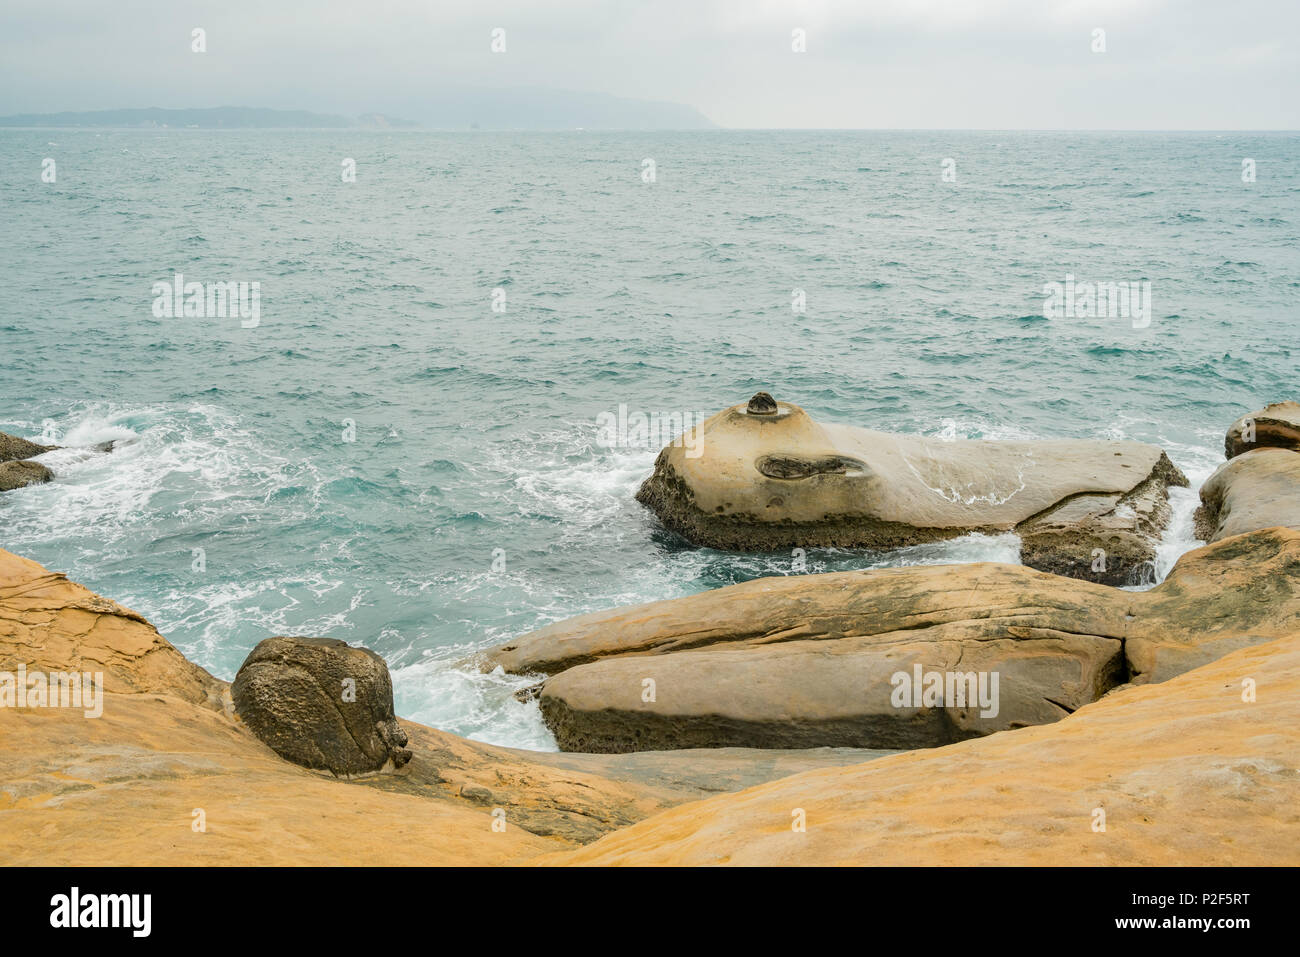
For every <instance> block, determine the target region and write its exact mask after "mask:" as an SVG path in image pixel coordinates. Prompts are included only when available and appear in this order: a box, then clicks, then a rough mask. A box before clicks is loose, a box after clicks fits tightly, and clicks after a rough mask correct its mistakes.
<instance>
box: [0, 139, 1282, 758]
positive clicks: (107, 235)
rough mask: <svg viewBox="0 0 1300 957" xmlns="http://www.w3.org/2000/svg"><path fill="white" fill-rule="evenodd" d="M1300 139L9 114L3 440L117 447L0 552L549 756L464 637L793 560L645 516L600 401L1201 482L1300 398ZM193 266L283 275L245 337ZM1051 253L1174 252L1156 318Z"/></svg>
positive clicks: (933, 555) (193, 641)
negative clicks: (685, 535)
mask: <svg viewBox="0 0 1300 957" xmlns="http://www.w3.org/2000/svg"><path fill="white" fill-rule="evenodd" d="M46 157H50V158H52V159H54V160H55V163H56V172H57V178H56V181H55V182H54V183H44V182H42V181H41V170H42V160H43V159H44V158H46ZM345 158H352V159H354V160H355V161H356V168H357V178H356V181H355V182H350V183H349V182H343V181H342V178H341V176H340V171H341V163H342V160H343V159H345ZM646 158H652V159H653V160H654V161H655V172H656V180H655V182H653V183H647V182H645V181H644V180H643V178H642V170H643V160H645V159H646ZM946 158H951V159H953V160H954V162H955V170H956V182H944V181H943V180H942V178H941V174H942V171H943V165H942V164H943V160H944V159H946ZM1245 158H1250V159H1253V160H1254V161H1255V164H1256V171H1257V180H1256V181H1255V182H1253V183H1243V182H1242V177H1241V170H1242V160H1243V159H1245ZM1298 158H1300V135H1297V134H1243V133H1225V134H1222V135H1216V134H1212V133H1211V134H1104V133H1092V134H1064V133H982V132H981V133H969V132H968V133H885V132H879V133H876V132H872V133H865V132H864V133H811V132H809V133H802V132H801V133H794V132H790V133H782V132H754V133H746V132H702V133H664V134H613V133H602V134H594V133H582V132H573V133H559V134H507V133H500V134H495V133H476V134H432V133H430V134H425V133H402V134H384V133H361V132H337V131H331V132H328V133H325V132H275V133H266V132H226V133H214V132H201V131H149V132H144V131H139V132H136V131H132V132H108V131H101V132H96V131H89V130H81V131H63V130H56V131H50V130H41V131H22V130H18V131H4V132H0V252H2V253H3V263H2V266H0V430H4V431H8V432H14V433H18V434H22V435H26V436H29V437H38V436H39V435H40V434H41V432H42V430H43V429H44V428H47V427H48V428H50V429H52V430H54V434H56V435H57V437H58V439H59V441H60V442H61V443H63V444H78V443H88V442H94V441H101V440H104V439H109V438H124V439H127V440H128V441H126V442H124V443H122V444H121V445H120V446H119V448H118V449H117V451H115V452H114V453H112V454H111V455H108V456H78V455H73V454H68V453H53V456H54V457H53V459H52V461H51V465H52V467H54V468H55V471H56V473H57V475H58V479H57V481H56V482H55V483H54V484H52V485H48V486H40V487H35V488H30V489H24V490H21V491H18V492H14V493H10V494H7V495H5V496H3V497H0V546H3V547H5V548H8V549H10V550H11V551H15V552H18V553H20V554H23V555H26V556H28V557H31V558H33V559H35V560H37V561H39V562H41V563H43V564H45V565H47V566H49V567H51V568H53V569H56V570H59V571H63V572H66V573H67V574H68V575H69V576H70V577H72V578H73V579H75V580H78V581H81V582H83V583H84V584H86V585H87V586H89V587H90V588H92V589H94V590H96V591H98V592H101V593H103V594H105V595H108V596H110V597H112V598H115V599H117V600H118V601H121V602H122V603H124V604H126V605H128V606H130V607H132V608H135V609H136V610H138V611H140V612H142V613H143V614H145V615H146V616H147V617H149V619H150V620H151V621H153V622H154V623H155V624H156V625H157V626H158V627H159V629H160V630H161V631H162V632H163V633H164V634H166V635H167V636H168V637H169V638H170V639H172V641H174V642H175V643H176V644H177V645H178V646H179V647H180V648H181V649H182V650H183V651H185V653H186V654H188V655H190V656H191V657H193V658H195V659H196V660H198V661H199V662H200V663H202V664H203V665H205V666H206V667H208V668H209V669H210V670H212V671H213V672H214V673H216V674H218V675H220V676H222V677H225V678H230V677H232V676H233V674H234V671H235V670H236V668H237V667H238V665H239V663H240V662H241V661H242V660H243V658H244V656H245V655H246V654H247V653H248V651H249V650H250V649H251V648H252V646H253V645H255V644H256V643H257V642H258V641H259V640H261V639H262V638H264V637H267V636H268V635H271V634H313V635H319V634H328V635H332V636H335V637H339V638H343V639H345V640H347V641H350V642H357V643H363V644H365V645H368V646H369V647H372V648H374V649H376V650H377V651H379V652H380V653H382V654H383V655H384V656H385V657H386V658H387V659H388V661H389V662H390V664H391V665H392V667H393V670H394V680H395V684H396V690H397V698H398V701H397V704H398V710H399V712H400V713H401V714H403V715H405V716H409V717H412V718H416V719H418V720H422V721H425V722H428V723H431V724H434V725H437V726H439V727H443V728H446V729H448V730H451V731H455V732H458V733H461V734H468V735H471V736H474V737H477V738H481V739H484V740H489V741H494V742H500V743H505V744H511V745H517V746H526V747H541V748H546V747H553V746H554V745H553V742H552V741H551V740H550V738H549V736H548V735H547V733H546V731H545V729H544V727H543V726H542V724H541V722H540V719H539V717H538V715H537V712H536V708H535V706H534V705H525V704H521V703H519V702H516V701H514V700H513V698H512V697H511V692H512V691H513V690H514V689H516V688H518V687H520V686H522V685H523V684H526V683H527V682H526V681H524V680H522V679H515V678H509V677H506V676H501V675H480V674H477V673H476V672H475V671H474V669H473V668H470V667H467V666H465V665H464V664H463V662H464V659H465V658H466V657H467V656H468V655H469V654H471V653H472V652H473V651H474V650H475V649H478V648H481V647H484V646H487V645H489V644H493V643H496V642H499V641H503V640H505V639H506V638H508V637H511V636H513V635H516V634H518V633H520V632H523V631H526V630H528V629H531V628H535V627H538V626H540V625H542V624H545V623H548V622H550V621H554V620H557V619H560V618H563V617H567V616H570V615H573V614H578V613H581V612H584V611H590V610H594V609H599V608H604V607H608V606H611V605H616V604H625V603H632V602H640V601H647V600H651V599H657V598H668V597H674V596H678V595H684V594H689V593H693V592H696V591H699V590H702V589H705V588H712V587H717V586H719V585H723V584H728V583H731V582H735V581H740V580H744V579H748V578H752V577H755V576H759V575H765V574H788V573H790V571H791V556H790V555H788V554H777V555H769V556H743V555H733V554H728V553H722V552H715V551H710V550H699V549H694V548H690V547H688V546H686V545H684V543H682V542H681V541H680V540H678V539H676V538H675V537H674V536H672V535H671V534H668V533H666V532H664V531H663V530H661V529H659V528H658V527H657V525H656V523H655V521H654V520H653V518H652V517H651V516H650V515H649V514H648V513H646V512H645V511H644V510H643V509H642V508H641V507H640V506H639V505H637V504H636V503H635V502H634V501H633V499H632V494H633V492H634V491H635V489H636V487H637V485H638V484H639V482H640V481H641V480H642V479H643V478H644V477H645V476H646V475H648V474H649V472H650V469H651V465H652V462H653V458H654V454H655V449H654V448H651V447H649V446H645V447H639V448H637V447H614V448H610V447H606V445H605V444H603V443H602V442H601V441H600V435H599V432H598V424H597V423H598V417H599V416H600V415H601V413H605V412H617V410H618V409H619V407H620V405H626V406H627V408H628V409H629V410H631V411H640V412H643V413H645V414H647V415H648V414H651V413H657V414H670V413H677V414H679V415H680V414H687V415H696V414H698V415H701V416H702V415H706V414H710V413H712V412H714V411H716V410H718V409H720V408H722V407H723V406H726V405H730V404H733V403H735V402H740V401H744V400H745V399H747V398H748V397H749V396H750V395H751V394H752V393H753V392H755V391H757V390H759V389H766V390H768V391H771V392H773V393H774V394H775V395H776V396H777V397H778V398H779V399H782V400H786V401H791V402H795V403H798V404H800V405H803V406H804V407H805V408H807V409H808V410H809V411H810V412H811V413H812V414H814V415H815V416H817V417H820V418H824V419H826V420H829V421H838V422H846V423H855V424H860V425H864V426H869V427H873V428H879V429H885V430H893V431H900V432H914V433H923V434H928V435H942V436H949V437H954V438H957V437H1058V436H1059V437H1126V438H1133V439H1139V440H1144V441H1150V442H1156V443H1159V444H1161V445H1162V446H1163V447H1164V448H1165V449H1166V450H1167V451H1168V452H1169V453H1170V455H1171V457H1172V458H1173V459H1174V461H1175V462H1176V463H1178V464H1179V465H1180V466H1182V467H1183V469H1184V470H1185V471H1187V472H1188V474H1189V476H1190V477H1191V478H1192V479H1193V485H1194V486H1195V485H1196V484H1198V483H1199V482H1200V481H1201V480H1203V479H1204V478H1205V476H1207V475H1208V474H1209V472H1210V471H1211V470H1212V469H1213V467H1214V466H1215V465H1216V464H1217V462H1218V461H1220V460H1221V458H1222V435H1223V432H1224V430H1225V428H1226V426H1227V425H1228V424H1229V423H1230V422H1231V421H1232V419H1234V418H1235V417H1237V416H1238V415H1240V414H1242V413H1244V412H1246V411H1249V410H1251V409H1254V408H1258V407H1259V406H1261V405H1262V404H1263V403H1265V402H1267V401H1271V400H1276V399H1281V398H1294V397H1297V396H1296V393H1297V391H1298V390H1297V376H1296V373H1297V352H1298V351H1300V169H1297V160H1298ZM176 272H181V273H183V274H184V275H185V277H186V279H187V280H197V281H200V282H220V281H226V280H233V281H240V280H242V281H248V282H253V281H256V282H258V283H259V284H260V305H261V321H260V324H259V325H257V326H256V327H255V328H243V327H242V326H241V324H240V322H239V320H238V319H229V318H179V319H175V318H173V319H168V318H161V319H160V318H155V316H154V315H153V311H152V309H151V305H152V301H153V293H152V285H153V283H155V282H159V281H165V282H170V281H172V278H173V275H174V274H175V273H176ZM1067 273H1069V274H1073V275H1074V276H1076V277H1077V279H1078V280H1079V281H1114V282H1120V281H1149V282H1150V283H1151V298H1152V318H1151V322H1150V325H1149V326H1147V327H1146V328H1141V329H1135V328H1133V324H1132V323H1131V322H1128V321H1127V320H1123V319H1112V318H1084V319H1069V320H1050V321H1049V320H1046V319H1044V318H1043V317H1042V309H1043V300H1044V294H1043V286H1044V285H1045V284H1046V283H1050V282H1053V281H1063V280H1064V279H1065V276H1066V274H1067ZM498 289H499V290H504V293H505V311H504V312H495V311H493V308H492V304H493V291H494V290H498ZM795 289H800V290H803V291H804V293H805V295H806V298H807V311H806V313H803V314H799V313H795V312H794V311H792V309H791V302H792V291H793V290H795ZM498 296H499V294H498ZM349 421H350V422H351V423H352V424H353V428H354V429H355V441H345V439H346V438H348V437H350V436H349V433H348V431H347V430H348V422H349ZM47 423H48V426H47ZM1194 499H1195V496H1194V494H1192V493H1184V494H1181V495H1179V496H1178V497H1177V499H1176V505H1177V511H1178V516H1179V518H1178V521H1177V523H1176V526H1175V528H1174V529H1173V530H1172V531H1171V532H1170V536H1169V540H1168V543H1167V548H1166V554H1165V555H1164V556H1162V568H1161V571H1163V570H1164V569H1165V568H1167V565H1168V562H1170V561H1172V559H1173V558H1174V557H1176V555H1177V554H1178V553H1179V552H1180V551H1181V550H1184V549H1186V548H1187V547H1190V546H1191V544H1193V543H1192V540H1191V534H1190V531H1189V527H1190V526H1189V521H1188V519H1189V517H1190V513H1191V508H1192V506H1193V504H1194ZM195 549H202V550H203V556H204V560H205V565H204V567H203V568H202V569H201V570H199V569H197V568H196V567H195V564H196V563H195V557H196V553H195ZM1016 557H1017V542H1016V541H1015V539H1014V538H1013V537H1011V536H1004V537H1001V538H995V539H982V538H972V539H964V540H960V541H957V542H952V543H947V544H942V545H936V546H927V547H924V548H914V549H906V550H903V551H900V552H894V553H878V552H877V553H868V552H851V551H836V552H831V551H813V552H811V553H810V554H809V556H808V570H809V571H823V570H831V569H842V568H853V567H866V566H872V565H889V564H899V563H904V562H938V561H968V560H980V559H999V560H1005V561H1015V560H1016Z"/></svg>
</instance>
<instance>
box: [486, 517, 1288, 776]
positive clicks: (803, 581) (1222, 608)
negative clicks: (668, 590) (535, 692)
mask: <svg viewBox="0 0 1300 957" xmlns="http://www.w3.org/2000/svg"><path fill="white" fill-rule="evenodd" d="M1293 631H1300V532H1296V531H1291V530H1289V529H1271V530H1266V531H1262V532H1257V533H1254V534H1252V535H1245V536H1239V537H1237V538H1232V539H1227V540H1224V541H1222V542H1219V543H1216V544H1215V545H1212V546H1208V547H1206V548H1202V549H1198V550H1196V551H1194V552H1189V553H1188V554H1187V555H1184V556H1183V558H1182V559H1181V560H1180V561H1179V562H1178V564H1177V565H1176V566H1175V568H1174V569H1173V571H1172V572H1171V573H1170V574H1169V576H1168V577H1167V578H1166V580H1165V581H1164V582H1162V583H1161V584H1160V585H1159V586H1157V587H1156V588H1154V589H1152V590H1150V591H1147V592H1126V591H1120V590H1117V589H1113V588H1108V587H1106V586H1102V585H1095V584H1092V583H1089V582H1082V581H1074V580H1070V579H1063V578H1059V577H1056V576H1052V575H1047V574H1044V573H1042V572H1037V571H1033V570H1031V569H1027V568H1024V567H1022V566H1017V565H1000V564H991V563H988V564H985V563H981V564H971V565H955V566H954V565H948V566H943V565H940V566H913V567H906V568H889V569H874V570H868V571H856V572H836V573H831V574H824V575H806V576H797V577H778V578H764V579H757V580H755V581H750V582H744V583H742V584H739V585H731V586H728V587H726V588H720V589H716V590H713V591H709V592H703V593H701V594H698V595H691V596H688V597H686V598H679V599H672V600H668V601H661V602H652V603H650V604H646V605H639V606H635V607H632V608H622V609H612V610H609V611H604V612H596V613H593V614H588V615H582V616H579V617H577V618H573V619H570V620H568V621H563V622H557V623H556V624H554V625H550V626H548V627H546V628H543V629H540V630H539V631H536V632H532V633H531V634H528V635H524V636H521V637H520V638H517V639H514V640H513V641H511V642H508V643H507V644H505V645H502V646H500V647H498V648H496V649H492V650H491V651H489V652H487V653H486V655H485V660H484V666H485V667H495V666H497V665H500V666H501V667H503V668H504V669H505V670H507V671H509V672H513V673H521V674H528V673H544V674H551V675H553V677H551V678H549V679H548V680H547V681H546V682H545V683H544V684H543V685H542V688H541V692H540V705H541V708H542V713H543V716H544V717H545V718H546V720H547V723H548V725H549V726H550V727H551V729H552V731H553V732H554V733H555V734H556V736H557V740H558V741H559V742H560V744H561V746H562V747H564V748H574V749H582V750H588V751H617V750H628V749H639V748H645V749H663V748H672V747H702V746H715V747H716V746H722V745H730V746H758V747H799V746H809V745H833V746H840V747H847V746H855V747H877V748H901V747H923V746H933V745H939V744H944V743H947V742H949V741H953V740H958V739H961V738H963V737H968V736H971V735H974V734H987V733H990V732H992V731H997V730H1002V729H1004V728H1009V727H1017V726H1020V725H1025V724H1037V723H1043V722H1046V721H1053V720H1056V719H1059V718H1060V717H1062V716H1063V715H1065V714H1067V713H1069V712H1071V711H1073V710H1075V709H1077V708H1079V707H1081V706H1083V705H1084V704H1087V703H1088V702H1090V701H1093V700H1096V699H1097V698H1099V697H1100V696H1101V695H1103V694H1105V693H1106V692H1107V691H1108V690H1110V689H1111V688H1113V687H1116V686H1118V685H1121V684H1124V683H1128V682H1132V683H1144V682H1149V681H1162V680H1166V679H1168V678H1170V677H1172V676H1174V675H1176V674H1179V673H1181V672H1183V671H1186V670H1189V669H1190V668H1194V667H1197V666H1199V665H1200V664H1203V663H1205V662H1207V661H1211V660H1213V659H1214V658H1217V657H1219V656H1221V655H1223V654H1226V653H1228V652H1229V651H1231V650H1234V649H1236V648H1240V647H1244V646H1246V645H1250V644H1256V643H1259V642H1262V641H1266V640H1269V639H1271V638H1274V637H1277V636H1279V635H1282V634H1289V633H1291V632H1293ZM917 664H920V665H921V666H922V667H923V669H924V670H925V671H937V672H948V671H953V672H960V673H963V674H965V673H970V672H976V673H980V672H984V673H989V672H994V671H996V672H998V673H999V674H1000V676H1001V677H1000V678H999V682H1000V694H1001V696H1002V702H1003V706H1002V708H1001V709H1000V710H999V713H998V714H997V715H992V716H983V717H982V716H980V715H979V714H978V712H977V711H976V710H974V709H971V708H969V707H960V706H957V705H956V704H955V703H948V702H945V703H944V704H942V705H940V706H937V707H927V708H922V709H909V708H900V707H897V706H895V704H894V702H893V700H892V694H893V692H894V685H893V684H892V678H893V676H894V675H895V674H896V673H898V672H900V671H901V672H905V673H906V672H908V671H909V670H911V669H913V668H914V667H915V666H916V665H917ZM646 679H651V680H652V681H653V682H654V685H653V690H654V700H653V701H651V700H645V689H646V685H645V682H646ZM979 710H985V709H979ZM990 719H991V720H990Z"/></svg>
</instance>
